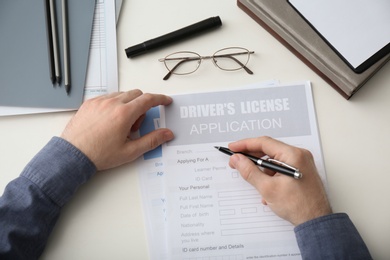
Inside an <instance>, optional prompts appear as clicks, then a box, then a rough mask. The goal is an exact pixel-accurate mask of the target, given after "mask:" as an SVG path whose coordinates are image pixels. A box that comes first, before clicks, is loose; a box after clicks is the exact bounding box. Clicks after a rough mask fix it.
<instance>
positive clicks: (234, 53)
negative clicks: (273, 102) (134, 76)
mask: <svg viewBox="0 0 390 260" xmlns="http://www.w3.org/2000/svg"><path fill="white" fill-rule="evenodd" d="M253 53H255V52H254V51H249V50H247V49H245V48H241V47H229V48H224V49H221V50H219V51H216V52H215V53H214V54H213V55H212V56H200V55H199V54H198V53H195V52H191V51H181V52H175V53H172V54H169V55H168V56H166V57H165V58H162V59H159V60H158V61H160V62H164V64H165V67H166V68H167V69H168V71H169V72H168V74H167V75H165V77H164V78H163V80H167V79H169V78H170V76H171V75H172V74H175V75H186V74H191V73H193V72H195V71H196V70H197V69H198V68H199V66H200V63H201V62H202V60H205V59H211V60H212V61H213V63H214V65H215V66H217V67H218V68H220V69H221V70H226V71H234V70H240V69H244V70H245V71H246V72H248V74H253V72H252V71H251V70H250V69H248V68H247V67H246V65H247V64H248V61H249V57H250V55H251V54H253Z"/></svg>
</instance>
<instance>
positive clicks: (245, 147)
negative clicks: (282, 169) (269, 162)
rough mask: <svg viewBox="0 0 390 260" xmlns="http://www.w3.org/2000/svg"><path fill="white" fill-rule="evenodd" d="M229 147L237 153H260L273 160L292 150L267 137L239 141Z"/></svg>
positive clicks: (288, 146)
mask: <svg viewBox="0 0 390 260" xmlns="http://www.w3.org/2000/svg"><path fill="white" fill-rule="evenodd" d="M229 147H231V148H232V149H236V150H237V151H247V152H262V153H264V154H266V155H268V156H270V157H271V158H275V157H277V155H278V154H281V153H285V152H286V151H287V150H290V149H291V148H292V146H290V145H288V144H285V143H283V142H281V141H278V140H276V139H273V138H271V137H267V136H262V137H258V138H251V139H244V140H240V141H237V142H234V143H231V144H229Z"/></svg>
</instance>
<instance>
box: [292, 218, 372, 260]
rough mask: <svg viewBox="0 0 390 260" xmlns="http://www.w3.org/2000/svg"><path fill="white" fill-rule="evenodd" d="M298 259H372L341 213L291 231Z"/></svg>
mask: <svg viewBox="0 0 390 260" xmlns="http://www.w3.org/2000/svg"><path fill="white" fill-rule="evenodd" d="M294 231H295V236H296V238H297V242H298V246H299V249H300V251H301V255H302V259H319V260H321V259H324V260H325V259H326V260H332V259H353V260H359V259H364V260H366V259H372V257H371V255H370V252H369V251H368V248H367V246H366V244H365V243H364V241H363V239H362V238H361V236H360V234H359V232H358V231H357V229H356V228H355V226H354V225H353V223H352V221H351V220H350V219H349V217H348V215H347V214H345V213H337V214H331V215H327V216H323V217H319V218H316V219H313V220H310V221H308V222H305V223H303V224H301V225H299V226H297V227H295V229H294Z"/></svg>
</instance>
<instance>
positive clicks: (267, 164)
mask: <svg viewBox="0 0 390 260" xmlns="http://www.w3.org/2000/svg"><path fill="white" fill-rule="evenodd" d="M214 148H216V149H217V150H218V151H220V152H222V153H224V154H227V155H229V156H232V155H233V154H236V153H235V152H233V151H232V150H230V149H229V148H226V147H221V146H214ZM239 154H242V155H244V156H245V157H247V158H248V159H249V160H251V161H252V162H254V163H255V164H256V165H258V166H260V167H263V168H266V169H270V170H272V171H275V172H279V173H282V174H285V175H287V176H290V177H293V178H295V179H300V178H302V173H301V172H299V170H298V169H296V168H294V167H292V166H290V165H288V164H286V163H283V162H279V161H278V160H275V159H260V158H257V157H254V156H252V155H249V154H245V153H239Z"/></svg>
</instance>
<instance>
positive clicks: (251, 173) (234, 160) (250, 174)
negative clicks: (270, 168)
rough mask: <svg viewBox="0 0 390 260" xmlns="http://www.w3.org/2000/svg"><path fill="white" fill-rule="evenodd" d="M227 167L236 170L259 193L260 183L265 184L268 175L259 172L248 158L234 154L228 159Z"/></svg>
mask: <svg viewBox="0 0 390 260" xmlns="http://www.w3.org/2000/svg"><path fill="white" fill-rule="evenodd" d="M229 165H230V166H231V167H232V168H234V169H236V170H238V171H239V172H240V174H241V176H242V177H243V178H244V179H245V180H246V181H247V182H249V183H250V184H252V185H253V186H254V187H255V188H257V189H258V190H259V191H260V186H261V183H262V182H265V181H266V180H267V178H270V177H269V176H268V175H266V174H264V173H263V172H261V171H260V169H259V168H258V167H257V166H256V165H255V164H254V163H253V162H252V161H251V160H249V159H248V158H246V157H245V156H244V155H242V154H234V155H232V156H231V157H230V160H229Z"/></svg>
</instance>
